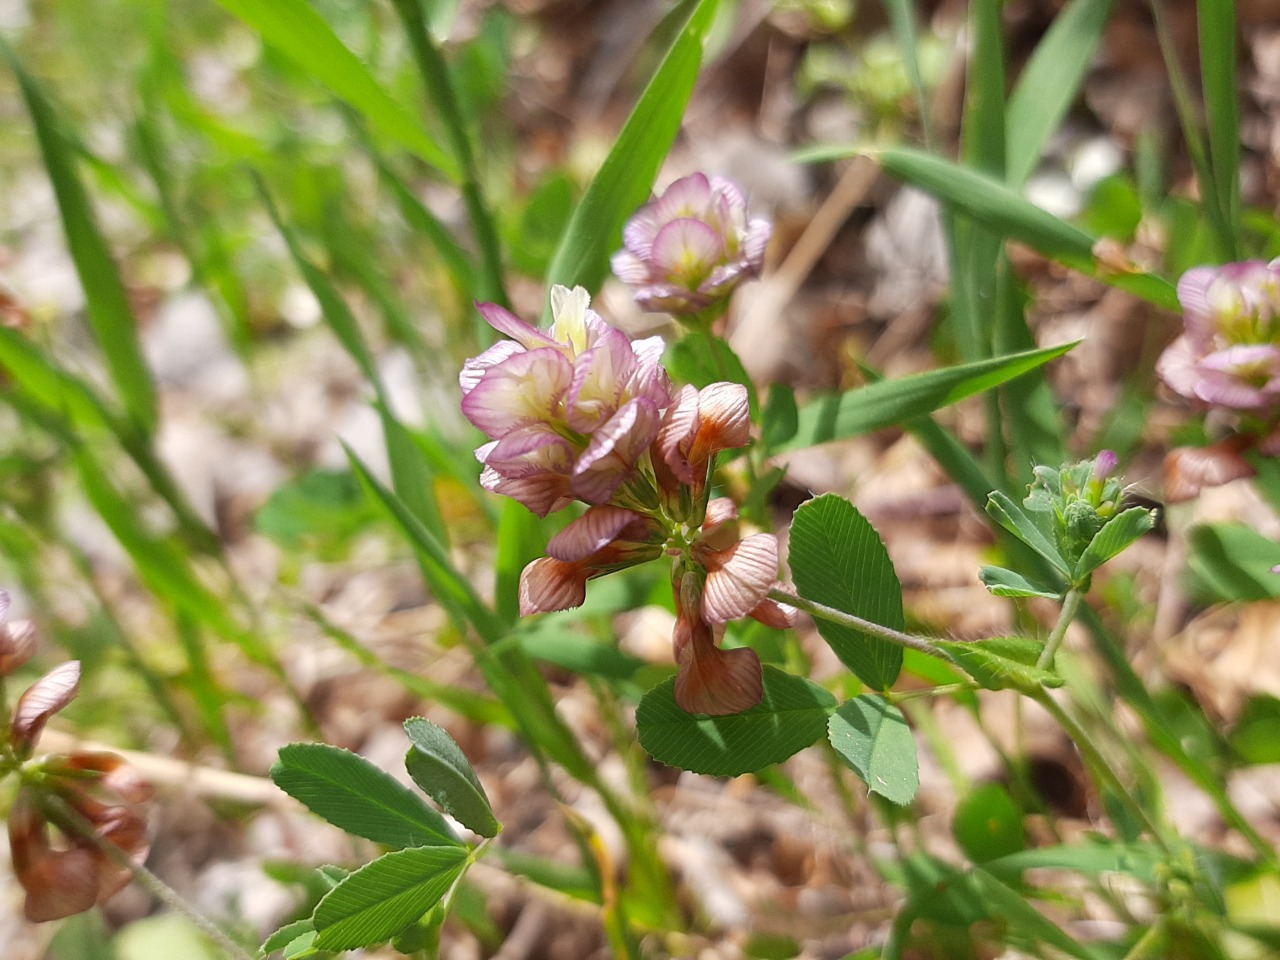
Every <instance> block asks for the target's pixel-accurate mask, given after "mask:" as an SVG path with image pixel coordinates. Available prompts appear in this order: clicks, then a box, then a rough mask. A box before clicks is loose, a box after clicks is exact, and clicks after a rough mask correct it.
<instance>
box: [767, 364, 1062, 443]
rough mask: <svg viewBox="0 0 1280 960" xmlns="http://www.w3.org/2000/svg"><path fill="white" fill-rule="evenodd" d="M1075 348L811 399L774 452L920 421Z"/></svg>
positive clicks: (932, 372) (936, 372) (886, 382)
mask: <svg viewBox="0 0 1280 960" xmlns="http://www.w3.org/2000/svg"><path fill="white" fill-rule="evenodd" d="M1074 346H1075V344H1074V343H1067V344H1062V345H1061V346H1057V347H1050V348H1048V349H1045V350H1032V351H1030V352H1028V353H1019V354H1014V355H1013V356H1009V357H995V358H992V359H990V360H981V361H978V362H977V363H970V364H964V365H963V366H958V367H947V368H945V369H942V370H929V371H927V372H925V373H917V374H913V375H911V376H909V377H900V378H899V379H897V380H881V381H879V382H878V383H872V384H869V385H868V386H865V387H860V388H858V389H857V390H849V391H846V392H845V393H839V394H824V395H820V396H817V397H814V398H813V399H812V400H810V401H809V402H808V403H806V404H805V405H804V406H803V407H801V408H800V423H799V429H798V430H797V431H796V434H795V436H793V437H792V438H791V439H790V440H788V441H786V442H785V443H783V444H781V446H780V447H779V448H778V450H780V451H782V450H798V449H801V448H803V447H811V446H814V445H815V444H819V443H827V442H829V441H831V440H842V439H845V438H846V437H853V436H857V435H858V434H861V433H867V432H869V431H872V430H881V429H883V428H885V427H891V426H894V425H896V424H899V423H901V422H902V421H904V420H911V419H913V418H915V417H920V416H923V415H924V414H927V413H931V412H933V411H934V410H938V409H940V408H942V407H945V406H948V405H949V404H952V403H957V402H958V401H960V400H963V399H965V398H966V397H971V396H973V395H974V394H976V393H981V392H982V391H983V390H989V389H991V388H992V387H994V386H998V385H999V384H1001V383H1005V382H1007V381H1008V380H1011V379H1013V378H1014V377H1018V376H1021V375H1022V374H1024V373H1026V372H1028V371H1029V370H1034V369H1036V368H1037V367H1040V366H1042V365H1044V364H1046V363H1048V362H1049V361H1050V360H1054V359H1056V358H1058V357H1060V356H1062V355H1063V354H1065V353H1066V352H1067V351H1069V350H1071V349H1072V348H1073V347H1074Z"/></svg>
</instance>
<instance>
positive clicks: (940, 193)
mask: <svg viewBox="0 0 1280 960" xmlns="http://www.w3.org/2000/svg"><path fill="white" fill-rule="evenodd" d="M877 158H878V160H879V161H880V164H881V166H882V167H883V168H884V169H885V171H886V172H887V173H889V174H890V175H892V176H894V177H896V178H898V179H899V180H903V181H905V182H907V183H910V184H912V185H913V186H915V187H918V188H920V189H921V190H923V191H925V192H926V193H928V194H931V195H932V196H934V197H936V198H937V199H939V200H941V201H942V202H944V203H947V204H950V205H952V206H954V207H955V208H957V209H958V210H962V211H964V213H965V214H967V215H968V216H970V217H972V218H973V219H974V220H975V221H977V222H978V223H980V224H983V225H984V226H986V227H987V228H988V229H990V230H993V231H995V232H996V233H997V234H999V235H1000V236H1002V237H1007V238H1009V239H1011V240H1019V241H1021V242H1023V243H1025V244H1027V245H1029V246H1031V247H1034V248H1035V249H1036V250H1038V251H1039V252H1040V253H1042V254H1044V255H1045V256H1046V257H1049V258H1051V259H1054V260H1057V261H1059V262H1060V263H1063V264H1065V265H1067V266H1069V267H1072V268H1073V269H1076V270H1079V271H1080V272H1082V273H1085V274H1087V275H1089V276H1091V277H1095V278H1097V279H1098V280H1101V281H1102V282H1104V283H1107V284H1109V285H1111V286H1113V287H1118V288H1119V289H1121V290H1127V291H1129V292H1130V293H1132V294H1134V295H1135V296H1138V297H1141V298H1143V299H1144V300H1147V301H1149V302H1151V303H1153V304H1155V305H1156V306H1158V307H1162V308H1164V309H1166V310H1177V309H1178V296H1177V292H1176V291H1175V289H1174V287H1173V284H1171V283H1169V281H1167V280H1165V279H1163V278H1161V277H1157V276H1155V275H1153V274H1148V273H1140V272H1135V273H1112V272H1110V271H1108V270H1107V269H1106V268H1104V267H1103V266H1102V265H1100V264H1099V263H1097V262H1096V261H1095V260H1094V257H1093V245H1094V242H1095V238H1094V237H1091V236H1090V235H1089V234H1087V233H1085V232H1084V231H1083V230H1081V229H1079V228H1078V227H1074V226H1072V225H1071V224H1069V223H1067V222H1066V221H1065V220H1061V219H1059V218H1058V217H1055V216H1054V215H1053V214H1051V213H1049V212H1048V211H1046V210H1042V209H1040V208H1039V207H1037V206H1036V205H1035V204H1033V203H1031V202H1030V201H1029V200H1025V199H1023V197H1022V196H1021V195H1020V194H1018V193H1017V192H1016V191H1014V190H1013V189H1011V188H1010V187H1008V186H1006V185H1005V184H1003V183H1001V182H1000V181H999V180H995V179H992V178H991V177H989V176H986V175H984V174H982V173H979V172H978V171H976V170H970V169H968V168H966V167H962V166H959V165H958V164H955V163H953V162H951V161H949V160H945V159H943V158H941V157H935V156H932V155H931V154H927V153H921V152H920V151H918V150H911V149H907V148H898V149H891V150H884V151H881V152H880V153H878V154H877Z"/></svg>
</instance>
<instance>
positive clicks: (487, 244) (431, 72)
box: [392, 0, 509, 306]
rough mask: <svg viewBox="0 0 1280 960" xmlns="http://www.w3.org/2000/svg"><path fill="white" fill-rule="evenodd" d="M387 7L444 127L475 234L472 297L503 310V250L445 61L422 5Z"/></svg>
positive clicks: (407, 2) (405, 2) (398, 0)
mask: <svg viewBox="0 0 1280 960" xmlns="http://www.w3.org/2000/svg"><path fill="white" fill-rule="evenodd" d="M392 5H393V6H394V7H395V8H396V13H398V14H399V15H400V21H401V23H403V24H404V29H405V32H406V33H407V34H408V35H409V44H410V46H411V47H412V48H413V54H414V59H415V60H416V61H417V64H418V72H419V73H420V74H421V75H422V84H423V86H424V87H425V88H426V91H427V97H428V98H429V99H430V100H431V102H432V104H433V105H434V106H435V108H436V111H437V113H439V115H440V119H441V120H442V121H443V122H444V129H445V133H446V135H447V136H448V137H449V147H450V149H451V150H452V151H453V157H454V159H455V160H456V161H457V163H458V166H459V167H460V168H461V173H462V202H463V203H464V204H465V205H466V208H467V217H468V219H470V221H471V229H472V230H473V231H474V232H475V238H476V244H477V246H479V248H480V276H479V285H478V287H477V290H476V296H477V297H478V298H479V299H481V300H489V301H496V302H497V303H501V304H503V305H504V306H505V305H508V304H509V301H508V299H507V291H506V286H505V284H504V283H503V279H502V276H503V273H502V249H501V246H500V245H499V243H498V230H497V227H496V226H495V225H494V222H493V215H492V213H490V211H489V207H488V205H487V204H486V203H485V201H484V196H483V195H482V193H481V192H480V178H479V176H478V175H477V173H476V162H475V155H474V152H473V151H472V149H471V138H470V136H468V134H467V128H466V124H465V123H464V122H463V118H462V110H461V108H460V107H459V105H458V97H457V94H456V93H455V92H454V89H453V83H452V81H451V80H450V79H449V71H448V69H447V68H446V66H445V62H444V57H442V56H441V55H440V49H439V47H437V46H436V44H435V41H434V40H432V39H431V34H430V32H429V31H428V30H427V24H426V20H425V19H424V18H423V11H422V0H392Z"/></svg>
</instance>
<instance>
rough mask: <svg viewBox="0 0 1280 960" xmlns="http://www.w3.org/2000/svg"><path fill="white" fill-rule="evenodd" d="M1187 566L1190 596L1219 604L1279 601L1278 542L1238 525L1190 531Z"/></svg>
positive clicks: (1279, 556)
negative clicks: (1189, 571) (1190, 578)
mask: <svg viewBox="0 0 1280 960" xmlns="http://www.w3.org/2000/svg"><path fill="white" fill-rule="evenodd" d="M1187 541H1188V544H1189V546H1190V548H1191V549H1190V550H1189V551H1188V556H1187V565H1188V566H1189V567H1190V568H1191V572H1192V574H1193V575H1194V579H1193V581H1192V584H1191V586H1192V594H1193V595H1194V596H1195V597H1196V598H1197V599H1200V600H1203V601H1206V602H1210V603H1219V602H1222V601H1228V602H1231V601H1240V600H1245V601H1248V600H1275V599H1277V598H1280V574H1276V573H1272V572H1271V568H1272V567H1274V566H1276V565H1277V564H1280V543H1276V541H1274V540H1272V539H1270V538H1268V537H1264V536H1263V535H1262V534H1261V533H1259V532H1258V531H1257V530H1255V529H1253V528H1252V527H1247V526H1245V525H1244V524H1241V523H1210V524H1203V525H1200V526H1195V527H1192V528H1191V532H1190V534H1188V536H1187Z"/></svg>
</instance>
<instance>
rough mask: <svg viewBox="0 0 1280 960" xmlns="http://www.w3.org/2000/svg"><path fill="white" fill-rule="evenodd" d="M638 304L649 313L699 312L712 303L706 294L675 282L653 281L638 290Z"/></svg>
mask: <svg viewBox="0 0 1280 960" xmlns="http://www.w3.org/2000/svg"><path fill="white" fill-rule="evenodd" d="M635 301H636V305H637V306H638V307H639V308H640V309H641V310H646V311H648V312H649V313H679V314H686V313H697V312H698V311H699V310H701V309H703V308H704V307H707V306H709V305H710V304H711V299H710V298H709V297H707V296H706V295H704V294H701V293H698V292H696V291H693V290H689V289H687V288H686V287H684V286H681V285H678V284H674V283H652V284H649V285H648V286H645V287H641V288H639V289H638V290H636V294H635Z"/></svg>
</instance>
